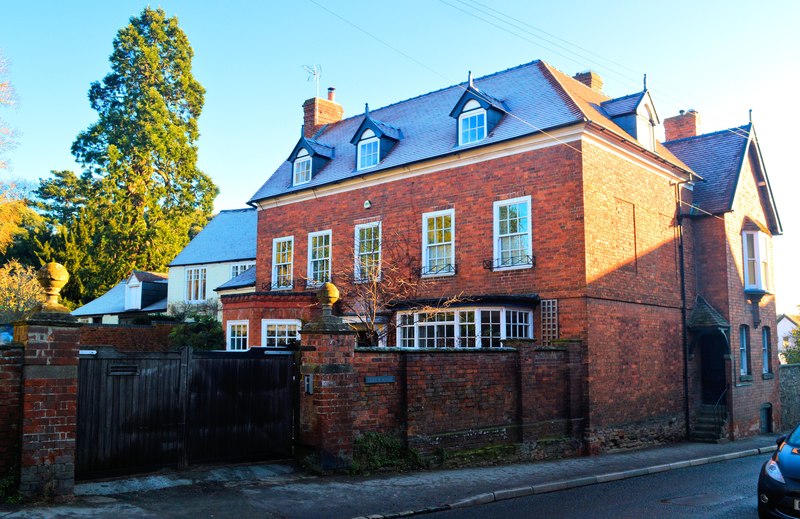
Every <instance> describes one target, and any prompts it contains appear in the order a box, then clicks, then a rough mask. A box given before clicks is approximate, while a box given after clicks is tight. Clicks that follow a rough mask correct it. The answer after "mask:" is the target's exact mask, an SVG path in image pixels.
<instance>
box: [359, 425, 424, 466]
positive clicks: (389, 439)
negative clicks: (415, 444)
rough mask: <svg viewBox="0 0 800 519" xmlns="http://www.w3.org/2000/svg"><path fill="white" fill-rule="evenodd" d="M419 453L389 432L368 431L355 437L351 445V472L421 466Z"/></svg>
mask: <svg viewBox="0 0 800 519" xmlns="http://www.w3.org/2000/svg"><path fill="white" fill-rule="evenodd" d="M422 466H423V465H422V461H421V460H420V457H419V454H418V453H417V452H416V451H414V450H413V449H407V448H406V447H405V445H404V444H403V442H402V441H401V440H400V439H399V438H397V437H395V436H391V435H389V434H382V433H374V432H368V433H365V434H363V435H361V436H359V437H358V438H356V441H355V445H354V446H353V465H352V466H351V467H350V472H351V473H353V474H369V473H371V472H375V471H380V470H394V471H405V470H414V469H419V468H422Z"/></svg>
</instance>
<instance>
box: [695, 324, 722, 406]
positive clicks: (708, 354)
mask: <svg viewBox="0 0 800 519" xmlns="http://www.w3.org/2000/svg"><path fill="white" fill-rule="evenodd" d="M698 342H699V344H698V345H697V346H698V349H699V350H700V352H699V353H700V385H701V398H702V402H703V404H709V405H716V404H718V403H720V401H722V403H723V404H724V399H723V398H722V396H723V394H724V393H725V388H726V387H727V377H726V374H725V355H726V354H727V353H728V341H727V339H726V338H725V336H724V335H723V334H722V333H719V332H718V333H714V334H709V335H705V336H703V337H702V338H700V340H699V341H698Z"/></svg>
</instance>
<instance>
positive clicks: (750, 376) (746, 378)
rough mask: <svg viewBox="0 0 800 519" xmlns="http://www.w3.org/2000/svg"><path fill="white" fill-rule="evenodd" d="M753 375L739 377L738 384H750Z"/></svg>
mask: <svg viewBox="0 0 800 519" xmlns="http://www.w3.org/2000/svg"><path fill="white" fill-rule="evenodd" d="M752 381H753V375H739V382H752Z"/></svg>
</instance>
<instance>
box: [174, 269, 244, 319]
mask: <svg viewBox="0 0 800 519" xmlns="http://www.w3.org/2000/svg"><path fill="white" fill-rule="evenodd" d="M240 263H247V262H246V261H233V262H229V263H211V264H205V265H189V266H186V267H170V268H169V273H168V276H169V282H168V283H167V308H170V309H171V308H172V306H173V305H175V304H183V303H185V302H186V269H187V268H203V267H205V269H206V301H211V300H216V299H217V293H216V292H214V289H215V288H217V287H218V286H220V285H221V284H223V283H225V282H226V281H229V280H230V279H231V266H232V265H238V264H240ZM169 311H171V310H168V312H169ZM217 318H218V319H219V320H220V321H221V320H222V311H221V310H220V313H219V315H218V317H217Z"/></svg>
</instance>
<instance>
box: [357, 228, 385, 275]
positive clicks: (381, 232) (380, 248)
mask: <svg viewBox="0 0 800 519" xmlns="http://www.w3.org/2000/svg"><path fill="white" fill-rule="evenodd" d="M370 227H377V229H378V251H377V254H378V261H377V264H378V269H377V270H378V272H377V275H376V276H375V278H374V279H375V280H380V278H381V260H382V259H383V258H382V252H383V251H382V249H383V243H382V242H383V228H382V227H383V226H382V225H381V222H380V221H377V222H369V223H362V224H359V225H356V226H355V248H354V258H353V259H354V262H355V264H354V266H353V268H354V271H353V272H354V274H355V280H356V282H357V283H365V282H368V281H373V278H371V277H369V276H365V275H364V273H363V272H361V257H362V256H367V255H372V254H375V251H371V252H368V253H366V254H362V253H361V240H360V239H359V237H358V235H359V231H361V230H362V229H367V228H370Z"/></svg>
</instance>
